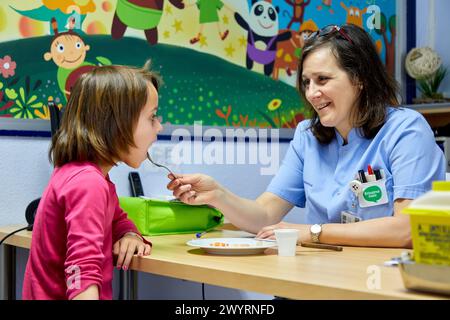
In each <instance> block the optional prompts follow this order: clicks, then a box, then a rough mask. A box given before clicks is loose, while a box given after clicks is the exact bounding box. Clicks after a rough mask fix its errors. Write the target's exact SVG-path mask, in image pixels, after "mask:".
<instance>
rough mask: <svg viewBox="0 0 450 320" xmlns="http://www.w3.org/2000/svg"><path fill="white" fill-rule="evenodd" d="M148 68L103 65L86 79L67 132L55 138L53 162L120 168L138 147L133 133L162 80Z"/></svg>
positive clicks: (66, 121)
mask: <svg viewBox="0 0 450 320" xmlns="http://www.w3.org/2000/svg"><path fill="white" fill-rule="evenodd" d="M149 66H150V63H149V62H147V63H146V64H145V66H144V67H143V68H134V67H127V66H102V67H97V68H95V69H94V70H92V71H91V72H88V73H85V74H83V75H82V76H81V77H80V78H79V79H78V80H77V82H76V83H75V85H74V87H73V88H72V91H71V94H70V98H69V101H68V103H67V106H66V108H65V111H64V115H63V117H62V122H61V127H60V128H59V130H58V131H57V132H56V134H55V135H54V136H53V138H52V144H51V147H50V151H49V158H50V161H52V162H53V164H54V166H56V167H60V166H62V165H64V164H66V163H68V162H72V161H90V162H94V163H98V164H108V165H115V162H116V161H119V160H120V154H123V153H124V152H128V150H129V147H130V146H134V139H133V130H134V128H135V126H136V125H137V121H138V119H139V115H140V113H141V110H142V108H143V106H144V105H145V103H146V102H147V95H148V92H149V91H148V86H149V84H153V85H154V86H155V88H156V90H157V91H158V88H159V85H160V78H159V76H158V75H156V74H155V73H153V72H151V71H149Z"/></svg>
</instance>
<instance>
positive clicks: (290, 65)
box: [272, 20, 319, 80]
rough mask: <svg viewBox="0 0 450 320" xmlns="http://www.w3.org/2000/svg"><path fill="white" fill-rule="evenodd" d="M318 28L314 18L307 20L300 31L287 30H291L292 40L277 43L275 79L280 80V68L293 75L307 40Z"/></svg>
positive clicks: (273, 76)
mask: <svg viewBox="0 0 450 320" xmlns="http://www.w3.org/2000/svg"><path fill="white" fill-rule="evenodd" d="M317 30H319V28H318V27H317V25H316V23H315V22H314V21H312V20H307V21H305V22H304V23H303V24H302V25H301V27H300V29H299V31H298V32H294V31H292V30H287V31H288V32H291V35H292V37H291V39H290V41H282V42H279V43H278V45H277V56H276V58H275V65H274V69H273V75H272V78H273V79H274V80H278V75H279V70H280V69H284V70H286V73H287V75H288V76H291V75H292V71H295V70H297V66H298V61H299V59H300V56H301V55H302V49H303V47H304V46H305V40H306V39H307V38H308V37H309V36H310V35H311V33H313V32H315V31H317ZM280 32H281V31H280Z"/></svg>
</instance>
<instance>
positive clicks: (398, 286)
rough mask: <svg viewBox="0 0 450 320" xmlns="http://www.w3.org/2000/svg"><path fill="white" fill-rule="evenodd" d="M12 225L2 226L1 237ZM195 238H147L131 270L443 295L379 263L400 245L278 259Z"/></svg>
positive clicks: (272, 288)
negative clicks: (147, 248)
mask: <svg viewBox="0 0 450 320" xmlns="http://www.w3.org/2000/svg"><path fill="white" fill-rule="evenodd" d="M19 227H20V226H19ZM15 229H18V227H17V226H15V227H1V228H0V239H1V238H3V237H4V236H5V235H6V234H8V233H9V232H11V231H13V230H15ZM229 229H232V228H230V227H229V226H227V225H226V226H224V230H218V231H213V232H210V233H208V234H206V235H205V236H204V237H236V236H243V233H242V232H239V231H235V230H229ZM193 236H194V235H193V234H188V235H170V236H157V237H151V240H152V242H153V252H152V254H151V255H150V256H147V257H137V256H135V257H134V258H133V260H132V263H131V265H130V268H131V270H134V271H141V272H147V273H153V274H157V275H162V276H168V277H173V278H178V279H184V280H190V281H195V282H203V283H207V284H212V285H217V286H222V287H227V288H234V289H240V290H247V291H255V292H260V293H265V294H272V295H276V296H281V297H287V298H293V299H444V298H445V297H443V296H438V295H431V294H421V293H415V292H412V291H408V290H406V289H405V288H404V286H403V282H402V279H401V275H400V271H399V269H398V268H397V267H385V266H383V263H384V261H387V260H390V259H391V258H392V257H398V256H400V254H401V252H402V251H404V250H403V249H384V248H357V247H345V248H344V250H343V251H342V252H336V251H328V250H321V249H311V248H303V247H297V255H296V256H295V257H278V255H277V251H276V249H272V248H270V249H267V250H266V252H265V254H261V255H248V256H218V255H209V254H206V253H204V252H203V251H202V250H201V249H198V248H193V247H189V246H187V245H186V242H187V241H188V240H190V239H192V238H193ZM30 242H31V232H27V231H23V232H20V233H18V234H16V235H14V236H12V237H11V238H9V239H8V240H7V241H6V243H7V246H8V247H9V248H15V247H21V248H29V247H30ZM9 263H13V262H11V261H10V262H9ZM12 280H14V281H15V279H12ZM12 280H11V281H12Z"/></svg>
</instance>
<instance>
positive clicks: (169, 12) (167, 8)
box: [166, 6, 172, 14]
mask: <svg viewBox="0 0 450 320" xmlns="http://www.w3.org/2000/svg"><path fill="white" fill-rule="evenodd" d="M166 12H167V14H172V7H171V6H166Z"/></svg>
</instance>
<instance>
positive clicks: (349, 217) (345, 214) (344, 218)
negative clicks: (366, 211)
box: [341, 211, 362, 223]
mask: <svg viewBox="0 0 450 320" xmlns="http://www.w3.org/2000/svg"><path fill="white" fill-rule="evenodd" d="M361 220H362V219H361V218H360V217H358V216H355V215H354V214H353V213H351V212H350V211H341V223H355V222H359V221H361Z"/></svg>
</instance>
